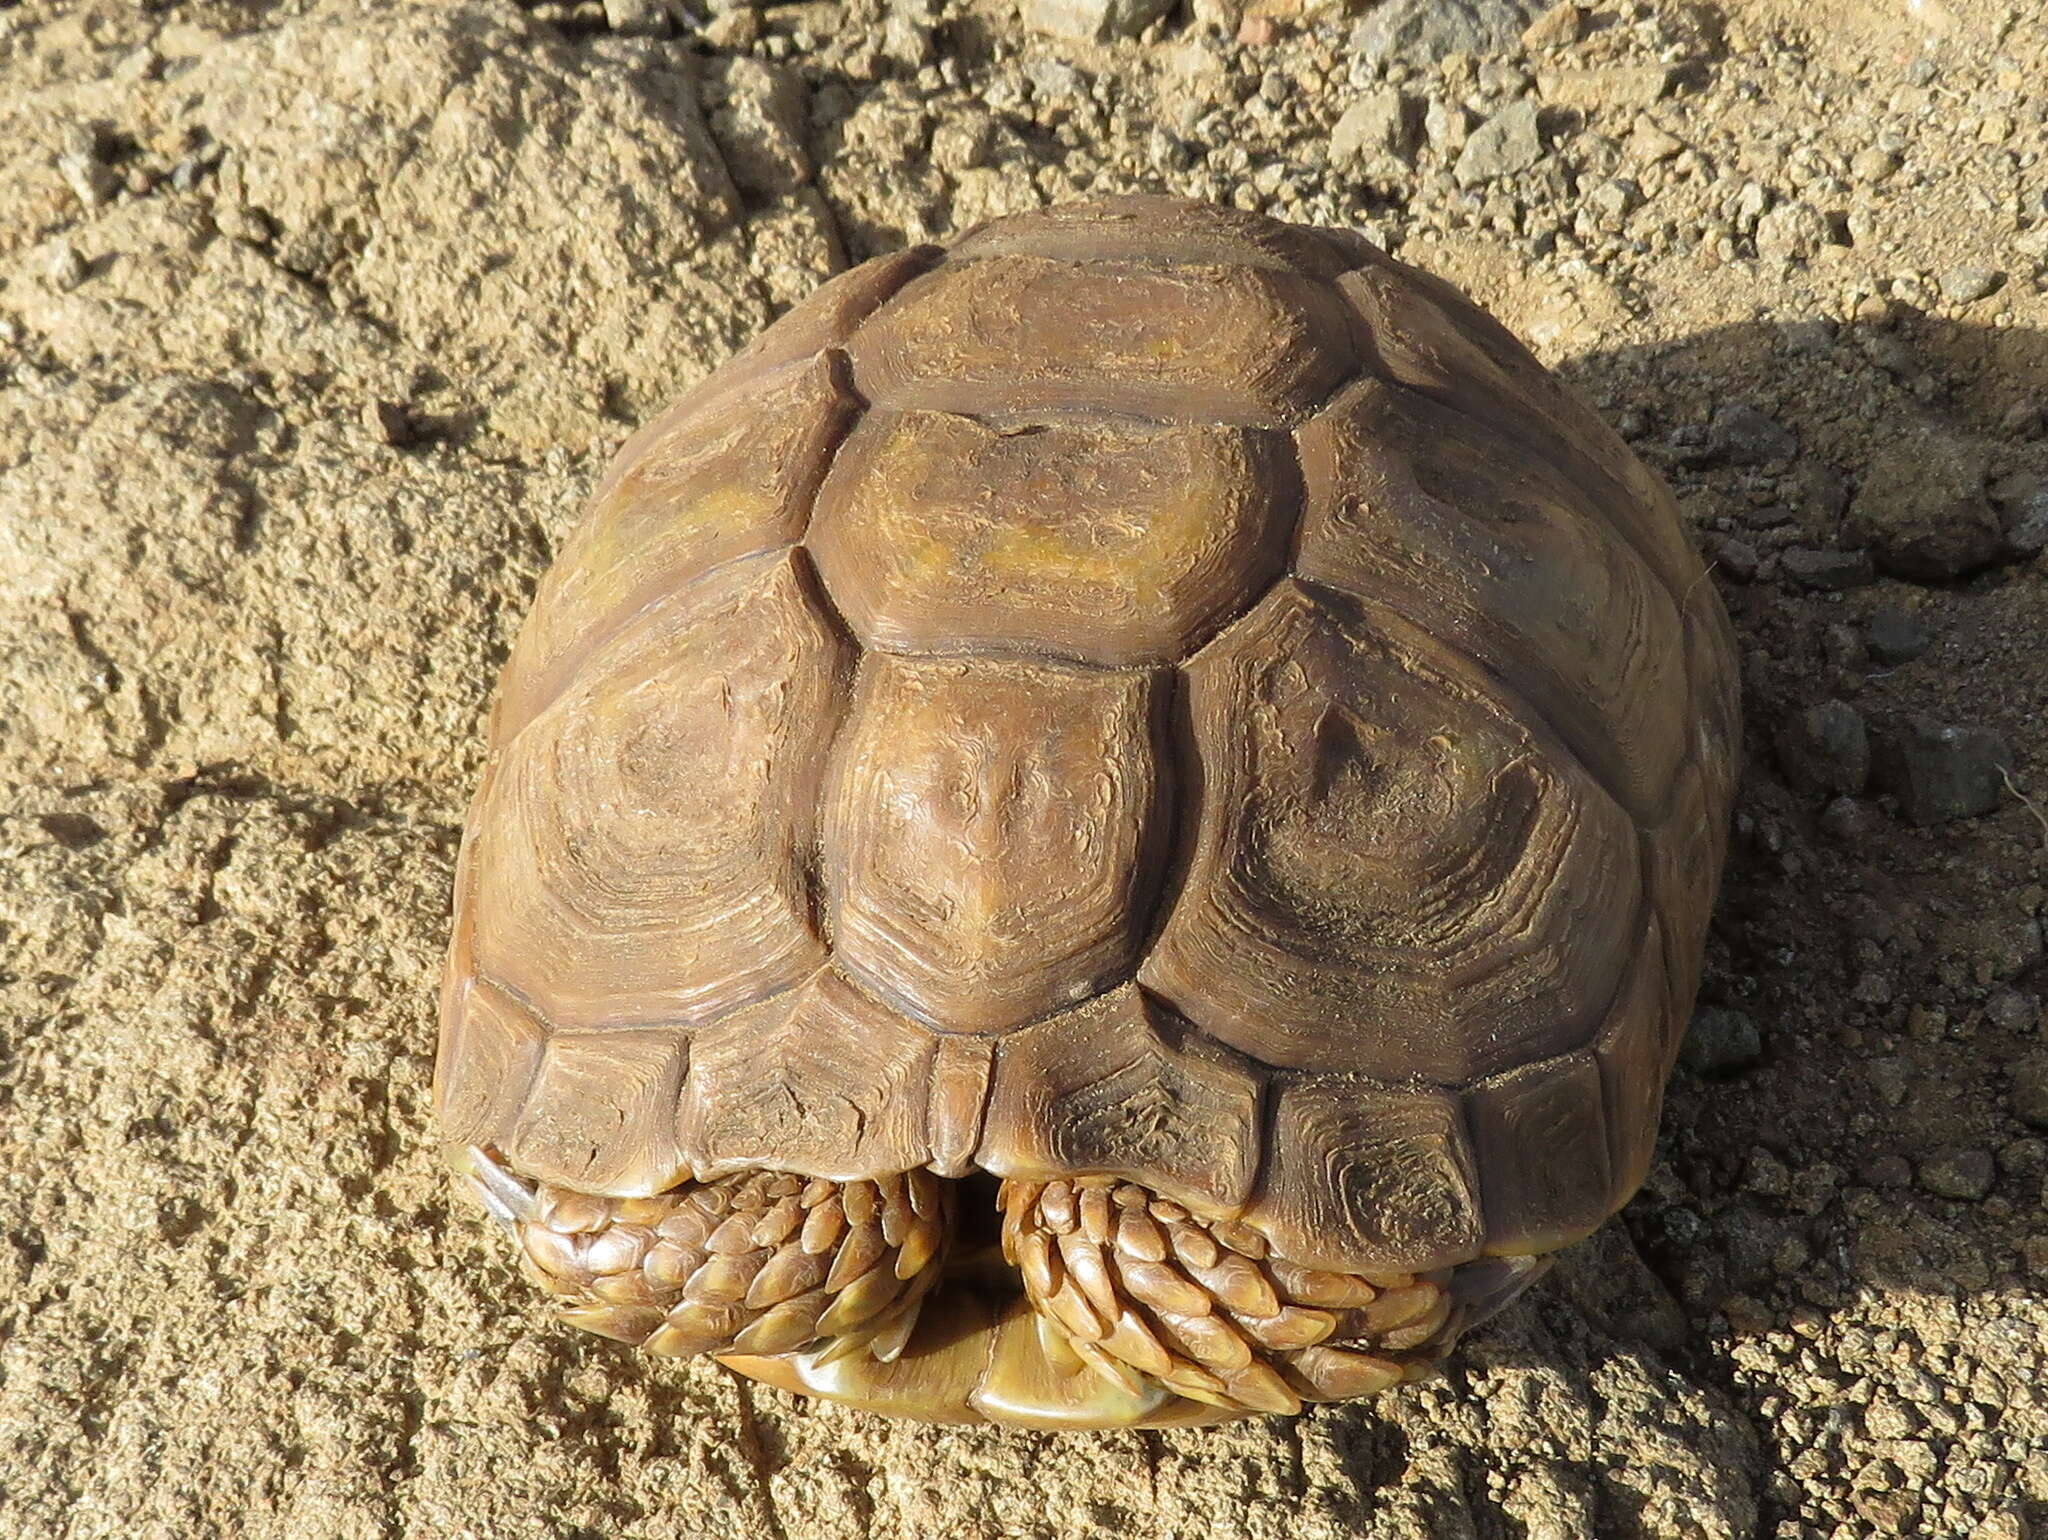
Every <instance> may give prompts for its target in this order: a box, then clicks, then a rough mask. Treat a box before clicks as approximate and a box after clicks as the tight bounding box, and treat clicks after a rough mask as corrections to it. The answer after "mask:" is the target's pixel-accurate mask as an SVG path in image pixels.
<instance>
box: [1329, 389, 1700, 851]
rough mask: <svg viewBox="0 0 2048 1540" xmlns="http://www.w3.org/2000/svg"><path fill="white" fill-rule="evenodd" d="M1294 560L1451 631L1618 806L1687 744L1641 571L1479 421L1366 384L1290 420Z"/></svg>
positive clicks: (1669, 648)
mask: <svg viewBox="0 0 2048 1540" xmlns="http://www.w3.org/2000/svg"><path fill="white" fill-rule="evenodd" d="M1300 437H1301V457H1302V472H1303V477H1304V480H1305V482H1306V484H1307V511H1306V513H1305V514H1304V516H1303V520H1302V529H1301V536H1300V540H1299V543H1298V552H1297V555H1296V559H1295V570H1296V571H1297V572H1299V573H1300V574H1301V575H1302V576H1304V577H1307V578H1312V579H1314V580H1315V581H1317V582H1319V583H1327V584H1330V585H1332V586H1334V587H1337V588H1341V589H1343V590H1345V591H1346V592H1347V593H1350V594H1353V595H1356V596H1359V597H1360V598H1363V599H1368V600H1371V601H1374V602H1377V603H1380V604H1385V605H1387V606H1389V607H1391V608H1393V609H1395V610H1397V611H1399V612H1400V613H1401V615H1402V616H1403V617H1404V618H1406V619H1408V620H1409V621H1411V622H1414V623H1416V624H1419V625H1421V626H1423V627H1424V628H1425V629H1429V630H1433V631H1435V632H1436V633H1437V634H1439V635H1441V636H1443V637H1444V638H1445V639H1446V640H1447V641H1452V642H1454V643H1455V645H1457V646H1458V647H1459V648H1461V649H1462V650H1464V651H1465V652H1466V653H1468V654H1469V655H1470V656H1471V657H1472V658H1473V659H1474V660H1475V661H1477V662H1479V663H1481V664H1484V665H1485V666H1486V667H1487V668H1488V669H1489V670H1491V671H1492V672H1493V673H1495V674H1497V675H1498V676H1499V677H1500V678H1501V679H1502V680H1503V682H1505V683H1506V684H1507V686H1508V687H1509V688H1510V689H1512V690H1514V691H1515V692H1516V694H1517V696H1518V697H1519V698H1520V699H1522V700H1524V701H1526V702H1528V703H1529V704H1530V706H1531V709H1534V710H1537V711H1540V712H1541V714H1542V716H1543V718H1544V719H1545V720H1546V721H1547V722H1548V723H1549V724H1550V725H1551V727H1552V728H1553V729H1554V730H1555V731H1556V732H1557V734H1558V736H1559V737H1561V738H1562V739H1563V740H1564V742H1565V743H1566V745H1567V746H1568V747H1569V748H1570V749H1571V751H1572V753H1573V754H1574V755H1575V756H1576V757H1577V758H1578V759H1579V761H1580V762H1581V763H1582V764H1584V765H1585V766H1586V767H1587V768H1588V769H1589V770H1591V771H1592V772H1593V774H1594V776H1595V778H1596V779H1598V780H1599V782H1600V784H1601V786H1602V787H1603V788H1605V789H1606V790H1607V791H1608V792H1610V793H1611V794H1612V795H1613V796H1614V797H1615V798H1616V800H1618V801H1619V802H1620V803H1621V804H1622V805H1623V806H1624V807H1625V808H1627V809H1628V810H1629V812H1630V813H1631V814H1633V815H1634V816H1636V817H1637V818H1640V819H1644V820H1646V821H1655V820H1656V819H1658V818H1659V817H1661V816H1662V814H1663V811H1664V807H1665V804H1666V803H1667V802H1668V800H1669V798H1670V794H1671V783H1672V776H1673V773H1674V772H1675V771H1676V769H1677V767H1678V763H1679V760H1680V759H1681V758H1682V757H1683V755H1684V753H1685V747H1686V724H1687V721H1688V719H1689V718H1688V700H1687V681H1686V648H1685V641H1684V636H1683V634H1682V631H1681V626H1680V621H1679V616H1678V610H1677V607H1676V605H1675V604H1674V603H1673V601H1672V598H1671V596H1670V595H1669V594H1668V593H1666V592H1665V590H1664V587H1663V584H1662V583H1660V582H1659V581H1658V579H1657V576H1656V574H1655V573H1654V572H1652V571H1650V570H1649V569H1648V568H1646V567H1645V566H1644V565H1643V563H1642V560H1641V558H1640V557H1638V556H1637V555H1636V553H1635V552H1634V551H1633V550H1632V549H1631V548H1630V547H1629V546H1628V545H1627V543H1626V542H1625V541H1623V540H1622V539H1621V537H1620V536H1619V535H1617V534H1616V533H1615V532H1614V531H1613V530H1612V529H1611V528H1610V527H1609V526H1608V524H1607V521H1606V518H1605V516H1604V515H1603V514H1602V513H1601V512H1600V511H1599V509H1598V508H1597V507H1594V506H1592V505H1591V503H1590V502H1589V501H1588V499H1587V498H1586V496H1585V494H1584V493H1583V492H1582V491H1580V490H1579V489H1577V488H1576V487H1574V486H1573V485H1572V483H1571V482H1569V481H1567V480H1566V479H1565V478H1564V477H1563V476H1561V475H1560V474H1559V473H1558V472H1557V471H1556V469H1555V468H1553V467H1552V466H1551V465H1550V464H1549V463H1548V462H1546V461H1544V460H1542V459H1539V458H1537V457H1535V456H1533V455H1530V454H1528V453H1527V452H1526V451H1524V450H1523V449H1522V448H1521V447H1520V446H1519V445H1518V444H1517V443H1516V442H1515V440H1513V439H1512V438H1509V437H1507V436H1505V435H1503V434H1501V433H1500V432H1498V431H1497V430H1496V429H1495V428H1494V427H1493V426H1492V425H1491V423H1490V422H1488V421H1487V420H1485V419H1483V418H1476V417H1468V416H1464V415H1462V414H1460V413H1457V412H1454V411H1452V410H1450V409H1449V408H1447V407H1444V406H1442V405H1440V404H1438V403H1437V402H1434V401H1431V400H1430V399H1429V398H1427V397H1424V396H1419V395H1417V394H1415V393H1414V392H1413V391H1404V390H1400V389H1398V388H1396V387H1393V386H1390V385H1388V384H1386V383H1385V382H1384V381H1380V380H1361V381H1359V382H1358V383H1356V384H1354V385H1352V386H1350V387H1348V388H1347V389H1346V390H1345V391H1344V393H1343V394H1342V395H1341V396H1340V397H1339V398H1338V399H1337V400H1336V401H1335V402H1333V403H1332V404H1331V405H1330V406H1329V407H1328V408H1327V409H1326V410H1324V411H1323V412H1321V413H1319V414H1318V415H1317V416H1316V417H1315V418H1314V419H1313V420H1312V421H1311V422H1309V423H1308V424H1307V425H1306V426H1304V427H1303V428H1302V430H1301V434H1300Z"/></svg>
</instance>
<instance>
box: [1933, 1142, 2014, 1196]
mask: <svg viewBox="0 0 2048 1540" xmlns="http://www.w3.org/2000/svg"><path fill="white" fill-rule="evenodd" d="M1997 1178H1998V1168H1997V1165H1996V1163H1995V1162H1994V1161H1993V1160H1992V1158H1991V1152H1990V1151H1989V1150H1975V1149H1957V1150H1943V1151H1941V1152H1940V1153H1939V1154H1936V1155H1932V1156H1929V1157H1928V1158H1927V1159H1926V1160H1925V1161H1922V1162H1921V1165H1920V1185H1921V1186H1922V1187H1924V1188H1926V1189H1927V1190H1928V1191H1929V1192H1931V1193H1933V1194H1935V1195H1936V1196H1937V1197H1942V1198H1957V1199H1961V1200H1962V1201H1964V1202H1969V1203H1977V1202H1981V1201H1982V1200H1983V1199H1985V1198H1987V1197H1989V1196H1990V1195H1991V1186H1992V1183H1993V1182H1995V1181H1996V1180H1997Z"/></svg>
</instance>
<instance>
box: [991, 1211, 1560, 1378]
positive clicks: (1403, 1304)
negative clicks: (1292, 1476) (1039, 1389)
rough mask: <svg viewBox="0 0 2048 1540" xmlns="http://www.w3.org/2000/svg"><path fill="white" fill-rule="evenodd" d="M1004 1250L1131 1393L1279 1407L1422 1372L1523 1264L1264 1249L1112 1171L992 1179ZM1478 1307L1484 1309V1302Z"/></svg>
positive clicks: (1055, 1317)
mask: <svg viewBox="0 0 2048 1540" xmlns="http://www.w3.org/2000/svg"><path fill="white" fill-rule="evenodd" d="M1001 1201H1002V1207H1003V1250H1004V1254H1005V1255H1006V1256H1007V1257H1008V1258H1009V1259H1010V1260H1011V1261H1012V1262H1013V1263H1014V1264H1015V1265H1016V1267H1017V1269H1018V1271H1019V1272H1020V1273H1021V1274H1022V1275H1023V1279H1024V1290H1025V1294H1026V1295H1027V1297H1028V1298H1029V1299H1030V1301H1031V1304H1032V1305H1033V1307H1034V1308H1035V1309H1036V1310H1037V1311H1038V1312H1039V1314H1040V1315H1041V1316H1042V1317H1043V1318H1044V1319H1045V1321H1046V1322H1047V1323H1049V1324H1050V1325H1051V1326H1052V1327H1054V1328H1055V1329H1056V1330H1057V1332H1058V1333H1059V1335H1060V1336H1061V1337H1062V1338H1063V1339H1064V1340H1065V1342H1066V1343H1067V1344H1068V1345H1069V1346H1070V1347H1071V1349H1072V1352H1073V1354H1074V1355H1075V1356H1076V1357H1078V1358H1079V1359H1080V1360H1081V1361H1082V1362H1084V1363H1086V1364H1087V1365H1089V1366H1090V1367H1091V1368H1093V1369H1094V1370H1095V1371H1096V1372H1097V1373H1098V1374H1100V1375H1102V1376H1103V1377H1104V1378H1106V1379H1108V1380H1110V1381H1112V1382H1114V1383H1116V1384H1117V1385H1119V1386H1121V1387H1122V1388H1123V1389H1124V1390H1125V1391H1127V1392H1129V1393H1132V1394H1137V1393H1139V1392H1140V1391H1142V1390H1143V1389H1144V1388H1145V1387H1146V1386H1148V1385H1158V1386H1163V1387H1164V1388H1166V1389H1167V1390H1170V1391H1172V1392H1174V1393H1176V1394H1178V1395H1181V1396H1185V1397H1188V1398H1190V1399H1192V1400H1195V1401H1202V1402H1207V1403H1209V1404H1210V1405H1212V1406H1218V1407H1225V1408H1230V1409H1232V1410H1235V1411H1238V1412H1240V1413H1244V1412H1279V1413H1292V1412H1298V1411H1300V1410H1301V1407H1302V1403H1303V1402H1305V1401H1342V1400H1349V1399H1351V1398H1353V1397H1357V1396H1368V1395H1374V1394H1377V1393H1378V1392H1380V1391H1382V1390H1385V1389H1388V1388H1389V1387H1391V1386H1394V1385H1398V1384H1400V1383H1401V1382H1402V1381H1404V1380H1411V1379H1418V1378H1420V1377H1422V1376H1423V1375H1425V1374H1427V1373H1428V1372H1430V1369H1431V1368H1432V1366H1433V1365H1434V1364H1435V1362H1436V1360H1437V1359H1438V1358H1440V1357H1441V1356H1442V1354H1443V1353H1444V1352H1446V1351H1447V1350H1448V1349H1449V1347H1450V1346H1451V1344H1452V1343H1453V1342H1454V1341H1455V1340H1456V1339H1457V1336H1458V1333H1459V1332H1460V1331H1461V1330H1463V1329H1464V1327H1465V1326H1466V1325H1467V1324H1469V1321H1468V1318H1469V1317H1471V1316H1474V1315H1476V1314H1477V1313H1478V1311H1479V1310H1482V1309H1488V1307H1492V1308H1497V1306H1498V1303H1499V1302H1500V1299H1501V1296H1502V1295H1503V1294H1504V1293H1505V1292H1506V1291H1507V1290H1508V1289H1509V1287H1510V1286H1512V1287H1514V1288H1516V1289H1518V1288H1519V1287H1520V1286H1521V1285H1523V1284H1525V1283H1526V1282H1527V1281H1528V1279H1529V1278H1531V1277H1533V1276H1534V1275H1535V1271H1537V1270H1538V1269H1536V1268H1535V1267H1534V1265H1533V1264H1529V1265H1526V1266H1525V1265H1522V1264H1520V1263H1519V1262H1494V1261H1486V1262H1479V1263H1473V1264H1469V1266H1470V1267H1471V1268H1473V1269H1477V1270H1478V1272H1480V1273H1483V1274H1484V1278H1483V1280H1482V1279H1481V1278H1480V1277H1478V1276H1477V1275H1476V1274H1475V1277H1474V1279H1473V1280H1472V1282H1473V1285H1474V1286H1473V1287H1470V1288H1461V1287H1460V1275H1461V1274H1463V1273H1464V1272H1465V1271H1466V1269H1465V1268H1447V1269H1443V1270H1441V1271H1438V1272H1433V1273H1422V1274H1417V1273H1391V1272H1390V1273H1337V1272H1326V1271H1322V1270H1319V1269H1316V1268H1310V1267H1303V1266H1300V1265H1297V1264H1295V1263H1293V1262H1290V1261H1289V1260H1288V1259H1287V1258H1285V1257H1282V1256H1278V1255H1275V1254H1273V1253H1272V1251H1271V1250H1270V1249H1269V1247H1268V1245H1267V1242H1266V1240H1265V1238H1264V1237H1263V1236H1262V1235H1260V1234H1259V1233H1258V1232H1257V1231H1255V1230H1252V1229H1251V1228H1249V1227H1248V1226H1245V1225H1242V1224H1238V1223H1235V1222H1233V1221H1229V1220H1212V1219H1205V1218H1202V1217H1201V1216H1199V1215H1196V1214H1193V1213H1191V1212H1190V1211H1189V1210H1188V1209H1187V1208H1186V1207H1184V1206H1183V1205H1181V1204H1179V1203H1174V1202H1171V1201H1168V1200H1165V1199H1162V1198H1160V1197H1158V1196H1157V1195H1156V1194H1154V1193H1152V1192H1151V1191H1149V1190H1148V1189H1146V1188H1145V1187H1143V1186H1140V1185H1139V1184H1138V1183H1135V1182H1127V1181H1122V1180H1119V1179H1117V1178H1115V1177H1106V1176H1105V1177H1078V1178H1074V1179H1072V1180H1067V1181H1054V1182H1021V1181H1011V1182H1006V1183H1004V1185H1003V1194H1002V1200H1001ZM1489 1313H1490V1310H1489Z"/></svg>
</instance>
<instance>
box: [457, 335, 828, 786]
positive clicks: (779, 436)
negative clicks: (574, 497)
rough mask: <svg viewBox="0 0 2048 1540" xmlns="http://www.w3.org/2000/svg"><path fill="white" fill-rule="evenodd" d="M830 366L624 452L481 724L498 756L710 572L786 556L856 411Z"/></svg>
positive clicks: (557, 569) (669, 421)
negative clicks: (594, 659)
mask: <svg viewBox="0 0 2048 1540" xmlns="http://www.w3.org/2000/svg"><path fill="white" fill-rule="evenodd" d="M845 373H846V368H845V361H844V360H843V359H842V358H840V357H839V356H838V355H836V354H827V355H824V356H823V357H819V358H815V359H802V360H799V361H797V362H796V363H793V364H788V365H785V366H784V367H783V368H782V369H780V370H778V371H776V372H775V373H773V374H769V375H766V376H764V377H762V378H761V379H760V380H759V381H758V382H757V384H756V385H755V387H754V388H753V389H750V390H747V391H743V392H732V393H729V394H727V395H726V396H725V397H724V398H723V399H722V400H720V401H719V402H718V403H716V406H715V409H713V410H709V411H706V410H701V409H692V410H684V409H683V408H682V407H681V406H677V407H671V408H670V409H669V410H668V411H666V412H664V413H663V414H662V415H661V416H660V417H658V418H656V419H655V420H654V422H652V423H650V424H649V425H648V426H647V427H646V428H643V429H642V430H641V431H640V432H639V433H638V434H635V435H634V437H633V438H632V439H631V440H630V441H629V442H628V443H627V445H626V447H625V449H624V450H622V451H621V452H620V455H619V458H618V459H617V460H616V461H614V462H613V464H612V467H611V469H610V470H609V471H607V472H606V474H605V478H604V481H603V482H602V483H601V484H600V485H599V486H598V489H597V492H596V493H595V495H593V496H592V498H591V500H590V506H589V508H588V509H587V510H586V511H585V513H584V515H583V519H582V522H581V523H579V524H578V525H577V526H576V530H575V532H574V533H573V534H572V535H571V536H570V537H569V539H568V541H567V543H566V544H565V545H564V546H563V548H562V552H561V556H560V558H559V559H558V560H557V561H556V563H555V565H554V566H553V567H551V568H549V570H548V574H547V576H546V577H545V578H544V579H543V580H542V582H541V587H540V591H539V593H538V594H537V595H536V596H535V599H534V607H533V612H532V614H531V615H530V616H529V617H528V620H527V623H526V625H525V626H524V627H522V628H521V630H520V633H519V641H518V643H517V645H516V646H515V647H514V648H513V653H512V659H511V661H510V662H509V663H508V664H507V665H506V667H505V677H504V681H503V683H502V685H501V687H500V689H499V692H498V703H497V706H496V709H495V711H494V712H493V716H492V736H493V741H494V742H496V743H497V744H499V745H501V746H502V745H503V744H505V743H507V742H509V741H511V739H512V738H513V737H514V736H515V735H517V734H518V733H519V731H520V730H521V729H522V728H524V727H525V726H526V724H527V723H528V722H530V721H532V720H533V718H534V717H536V716H537V715H539V714H540V712H541V711H542V710H543V709H544V708H545V707H546V706H547V704H548V702H550V701H551V700H553V699H554V698H555V697H556V696H557V695H559V694H560V693H561V691H562V689H563V688H564V687H565V686H566V685H567V684H568V683H569V682H570V681H571V680H572V679H574V678H575V677H576V675H577V673H578V672H579V670H581V669H582V668H583V667H584V666H585V664H586V663H587V662H588V661H589V659H590V657H591V655H592V654H593V653H595V652H596V651H598V650H600V649H601V648H602V647H603V646H604V644H605V643H606V642H607V641H608V640H609V639H610V638H612V637H614V636H616V635H617V634H618V633H619V631H620V630H621V629H622V628H623V627H625V626H626V625H628V624H630V623H631V622H632V620H633V618H634V617H635V616H636V615H637V614H638V613H639V612H640V611H642V610H643V609H645V608H646V607H647V606H648V605H650V604H654V603H657V602H660V601H663V600H669V599H673V598H674V597H675V596H676V595H677V594H678V593H679V592H681V591H682V590H683V589H685V588H687V587H688V586H689V585H690V584H691V583H693V582H695V581H697V580H698V579H699V578H700V577H702V576H703V574H705V573H706V572H708V571H709V570H710V569H711V568H713V567H715V566H717V565H719V564H720V563H721V562H727V561H731V560H733V559H735V558H738V557H743V556H752V555H756V554H758V553H760V552H763V551H772V550H775V549H777V548H778V547H781V546H787V545H792V544H794V543H795V542H796V541H797V539H798V538H799V537H801V536H802V534H803V532H804V525H805V522H806V521H807V520H808V518H809V516H810V509H811V500H812V498H813V496H814V495H815V493H816V490H817V485H818V481H819V478H820V477H822V476H823V475H824V473H825V465H826V463H827V461H828V460H829V459H830V457H831V454H832V451H833V449H834V447H835V446H836V445H837V444H838V442H839V438H840V435H841V434H842V433H844V432H845V431H846V427H847V425H848V424H849V423H851V422H852V421H853V416H854V410H855V404H854V400H853V398H852V396H851V395H849V394H848V393H847V390H846V386H845Z"/></svg>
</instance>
